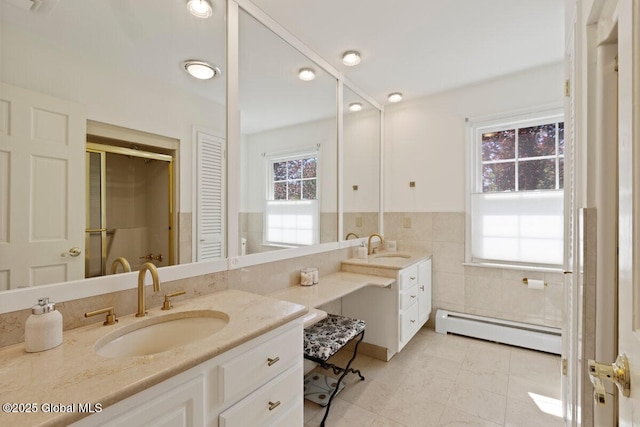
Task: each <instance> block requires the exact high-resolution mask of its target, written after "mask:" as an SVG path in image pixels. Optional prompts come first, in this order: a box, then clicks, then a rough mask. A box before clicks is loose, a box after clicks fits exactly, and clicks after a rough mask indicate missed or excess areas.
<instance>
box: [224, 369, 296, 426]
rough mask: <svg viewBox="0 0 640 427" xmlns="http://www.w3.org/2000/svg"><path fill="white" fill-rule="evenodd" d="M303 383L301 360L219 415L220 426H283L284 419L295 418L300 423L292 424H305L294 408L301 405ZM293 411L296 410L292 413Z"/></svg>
mask: <svg viewBox="0 0 640 427" xmlns="http://www.w3.org/2000/svg"><path fill="white" fill-rule="evenodd" d="M303 382H304V379H303V373H302V363H301V362H298V363H297V364H296V365H295V366H294V367H293V368H291V369H290V370H288V371H286V372H285V373H284V374H282V375H280V376H279V377H277V378H275V379H274V380H272V381H271V382H269V383H268V384H266V385H265V386H263V387H261V388H260V389H258V390H256V391H255V392H253V393H251V394H250V395H249V396H247V397H246V398H244V399H242V400H241V401H240V402H238V403H237V404H235V405H233V406H232V407H231V408H229V409H227V410H226V411H224V412H223V413H222V414H220V419H219V420H220V426H221V427H236V426H237V427H247V426H268V425H276V424H277V425H278V426H280V425H287V424H281V421H282V420H288V421H287V422H290V421H291V420H292V419H294V418H295V420H296V421H297V422H296V424H291V425H292V426H294V425H295V426H299V425H302V421H303V417H298V416H297V415H296V414H300V413H301V412H300V411H297V412H296V411H295V408H296V406H298V407H302V399H303V394H304V389H303ZM292 410H293V413H290V411H292ZM283 417H284V418H283ZM298 418H299V419H298ZM276 421H277V423H276Z"/></svg>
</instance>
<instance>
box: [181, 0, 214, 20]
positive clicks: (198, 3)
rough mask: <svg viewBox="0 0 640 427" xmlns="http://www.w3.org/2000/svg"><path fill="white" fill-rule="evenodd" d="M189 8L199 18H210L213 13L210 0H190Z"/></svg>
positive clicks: (188, 2)
mask: <svg viewBox="0 0 640 427" xmlns="http://www.w3.org/2000/svg"><path fill="white" fill-rule="evenodd" d="M187 9H189V12H191V14H192V15H193V16H196V17H198V18H208V17H210V16H211V15H212V14H213V6H211V2H210V1H209V0H189V1H187Z"/></svg>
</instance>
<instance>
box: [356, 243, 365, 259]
mask: <svg viewBox="0 0 640 427" xmlns="http://www.w3.org/2000/svg"><path fill="white" fill-rule="evenodd" d="M358 258H360V259H367V247H366V246H365V244H364V242H362V243H361V244H360V246H358Z"/></svg>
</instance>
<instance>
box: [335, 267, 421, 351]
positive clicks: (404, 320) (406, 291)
mask: <svg viewBox="0 0 640 427" xmlns="http://www.w3.org/2000/svg"><path fill="white" fill-rule="evenodd" d="M346 269H347V271H348V270H349V266H346ZM358 272H365V271H362V270H358ZM381 273H382V274H385V273H387V274H389V275H390V277H394V276H395V278H396V283H394V284H393V285H392V286H391V287H389V288H374V287H367V288H363V289H360V290H359V291H357V292H354V293H352V294H350V295H347V296H345V297H343V298H342V314H343V315H344V316H349V317H355V318H358V319H363V320H364V321H365V322H367V327H366V330H365V335H364V342H365V343H368V344H372V345H374V346H376V347H379V348H382V349H384V350H386V360H389V359H391V357H392V356H393V355H394V354H395V353H397V352H399V351H400V350H402V348H403V347H404V346H405V345H406V344H407V343H408V342H409V341H410V340H411V338H413V336H414V335H415V334H416V333H417V332H418V331H419V330H420V328H421V327H422V326H424V324H425V323H426V322H427V320H429V315H430V313H431V259H430V258H429V259H423V260H421V261H418V262H416V263H414V264H411V265H408V266H406V267H404V268H401V269H395V270H393V269H380V268H373V269H371V273H370V274H374V275H375V274H381ZM378 351H379V350H378Z"/></svg>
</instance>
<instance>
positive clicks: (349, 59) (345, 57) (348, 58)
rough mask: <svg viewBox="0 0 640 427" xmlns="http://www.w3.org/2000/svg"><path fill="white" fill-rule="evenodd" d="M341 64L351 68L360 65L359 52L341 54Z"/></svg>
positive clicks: (352, 51) (351, 51)
mask: <svg viewBox="0 0 640 427" xmlns="http://www.w3.org/2000/svg"><path fill="white" fill-rule="evenodd" d="M342 63H343V64H344V65H346V66H347V67H353V66H354V65H358V64H359V63H360V52H357V51H355V50H349V51H346V52H345V53H343V54H342Z"/></svg>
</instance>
